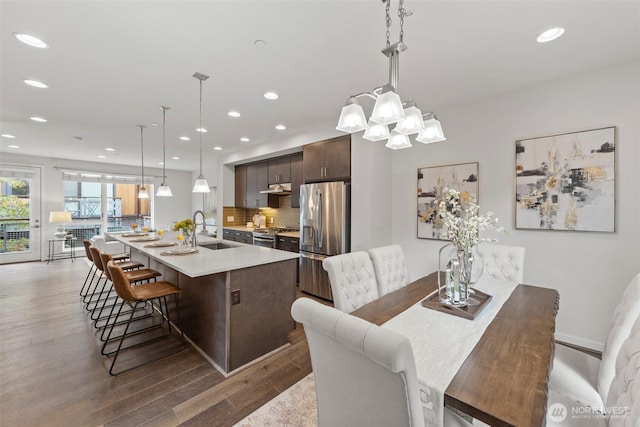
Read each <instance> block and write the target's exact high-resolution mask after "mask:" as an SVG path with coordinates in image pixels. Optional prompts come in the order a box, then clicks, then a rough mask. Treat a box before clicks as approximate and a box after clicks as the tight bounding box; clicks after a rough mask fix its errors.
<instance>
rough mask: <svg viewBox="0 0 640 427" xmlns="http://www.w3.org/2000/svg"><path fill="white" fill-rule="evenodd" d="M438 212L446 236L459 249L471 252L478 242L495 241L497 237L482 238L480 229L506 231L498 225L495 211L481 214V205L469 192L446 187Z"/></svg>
mask: <svg viewBox="0 0 640 427" xmlns="http://www.w3.org/2000/svg"><path fill="white" fill-rule="evenodd" d="M443 195H444V198H443V200H441V201H440V206H439V209H438V211H439V212H438V213H439V215H440V217H441V218H442V220H443V222H444V226H445V227H446V237H447V238H448V239H450V240H451V243H452V244H453V245H454V246H455V247H456V249H457V250H458V251H464V252H467V253H469V252H471V248H473V247H474V246H475V245H477V244H478V243H485V242H495V241H496V239H487V238H480V231H484V230H496V231H499V232H502V231H504V228H502V227H500V226H498V218H496V216H495V215H494V214H493V212H487V213H486V214H485V215H480V206H479V205H478V204H477V203H476V201H475V200H474V198H473V197H471V196H470V194H469V193H468V192H460V191H457V190H454V189H451V188H445V189H444V191H443Z"/></svg>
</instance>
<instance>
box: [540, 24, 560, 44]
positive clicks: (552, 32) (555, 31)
mask: <svg viewBox="0 0 640 427" xmlns="http://www.w3.org/2000/svg"><path fill="white" fill-rule="evenodd" d="M562 34H564V28H560V27H555V28H551V29H548V30H547V31H545V32H543V33H542V34H540V35H539V36H538V38H537V39H536V41H537V42H538V43H546V42H550V41H551V40H555V39H557V38H558V37H560V36H561V35H562Z"/></svg>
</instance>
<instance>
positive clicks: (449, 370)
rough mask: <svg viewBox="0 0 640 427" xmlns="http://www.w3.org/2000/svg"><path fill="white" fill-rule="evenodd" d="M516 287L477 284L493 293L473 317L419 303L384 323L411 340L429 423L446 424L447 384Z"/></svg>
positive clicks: (479, 287)
mask: <svg viewBox="0 0 640 427" xmlns="http://www.w3.org/2000/svg"><path fill="white" fill-rule="evenodd" d="M516 286H517V283H514V282H504V281H490V280H481V281H480V282H478V283H477V284H476V285H474V288H477V289H478V290H480V291H482V292H485V293H487V294H489V295H492V296H493V299H492V300H491V302H490V303H489V304H488V305H487V306H486V307H485V308H484V309H483V310H482V311H481V312H480V313H479V314H478V316H477V317H476V318H475V319H474V320H468V319H464V318H462V317H458V316H453V315H451V314H447V313H442V312H439V311H436V310H431V309H429V308H426V307H423V306H422V305H421V303H420V302H419V303H417V304H415V305H413V306H412V307H410V308H408V309H407V310H405V311H403V312H402V313H400V314H399V315H397V316H396V317H394V318H393V319H391V320H389V321H388V322H386V323H384V324H383V325H382V326H383V327H384V328H387V329H390V330H392V331H395V332H397V333H399V334H402V335H404V336H406V337H407V338H408V339H409V341H411V346H412V347H413V356H414V358H415V361H416V372H417V374H418V383H419V386H420V400H421V403H422V409H423V412H424V416H425V417H424V418H425V422H426V425H428V426H431V425H433V426H438V427H440V426H442V425H443V417H444V392H445V390H446V388H447V386H448V385H449V383H450V382H451V380H452V379H453V377H454V376H455V375H456V373H457V372H458V370H459V369H460V367H461V366H462V364H463V363H464V361H465V360H466V358H467V356H469V354H470V353H471V351H472V350H473V348H474V347H475V345H476V344H477V343H478V341H479V340H480V338H481V337H482V335H483V334H484V331H485V329H486V328H487V326H489V324H490V323H491V321H492V320H493V319H494V317H495V316H496V314H497V313H498V311H500V308H502V305H503V304H504V302H505V301H506V300H507V299H508V298H509V296H510V295H511V292H512V291H513V290H514V289H515V287H516ZM425 297H426V295H425Z"/></svg>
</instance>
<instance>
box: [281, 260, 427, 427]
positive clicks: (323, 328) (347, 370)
mask: <svg viewBox="0 0 640 427" xmlns="http://www.w3.org/2000/svg"><path fill="white" fill-rule="evenodd" d="M365 255H366V254H365ZM367 258H368V256H367ZM291 315H292V316H293V318H294V319H295V320H296V321H298V322H300V323H302V324H303V325H304V332H305V335H306V336H307V341H308V343H309V351H310V353H311V365H312V366H313V373H314V376H315V381H316V397H317V402H318V426H319V427H329V426H330V427H335V426H423V425H424V419H423V415H422V407H421V405H420V395H419V391H418V378H417V374H416V366H415V361H414V358H413V350H412V349H411V343H410V342H409V340H408V339H407V338H406V337H404V336H402V335H400V334H398V333H396V332H393V331H389V330H387V329H384V328H381V327H380V326H377V325H374V324H372V323H369V322H367V321H366V320H363V319H360V318H357V317H354V316H351V315H349V314H346V313H343V312H340V311H338V310H336V309H334V308H331V307H328V306H325V305H323V304H320V303H317V302H315V301H313V300H311V299H309V298H299V299H297V300H296V301H295V302H294V303H293V306H292V307H291Z"/></svg>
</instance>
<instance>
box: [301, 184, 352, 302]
mask: <svg viewBox="0 0 640 427" xmlns="http://www.w3.org/2000/svg"><path fill="white" fill-rule="evenodd" d="M349 190H350V186H349V184H347V183H345V182H342V181H338V182H321V183H317V184H306V185H301V186H300V290H302V291H304V292H307V293H310V294H312V295H316V296H319V297H321V298H325V299H329V300H332V299H333V297H332V293H331V285H330V283H329V276H328V274H327V272H326V271H324V269H323V268H322V261H323V260H324V259H325V258H327V257H329V256H332V255H339V254H343V253H346V252H349V251H350V246H351V240H350V236H351V227H350V216H351V212H350V207H351V206H350V198H351V194H350V191H349Z"/></svg>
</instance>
